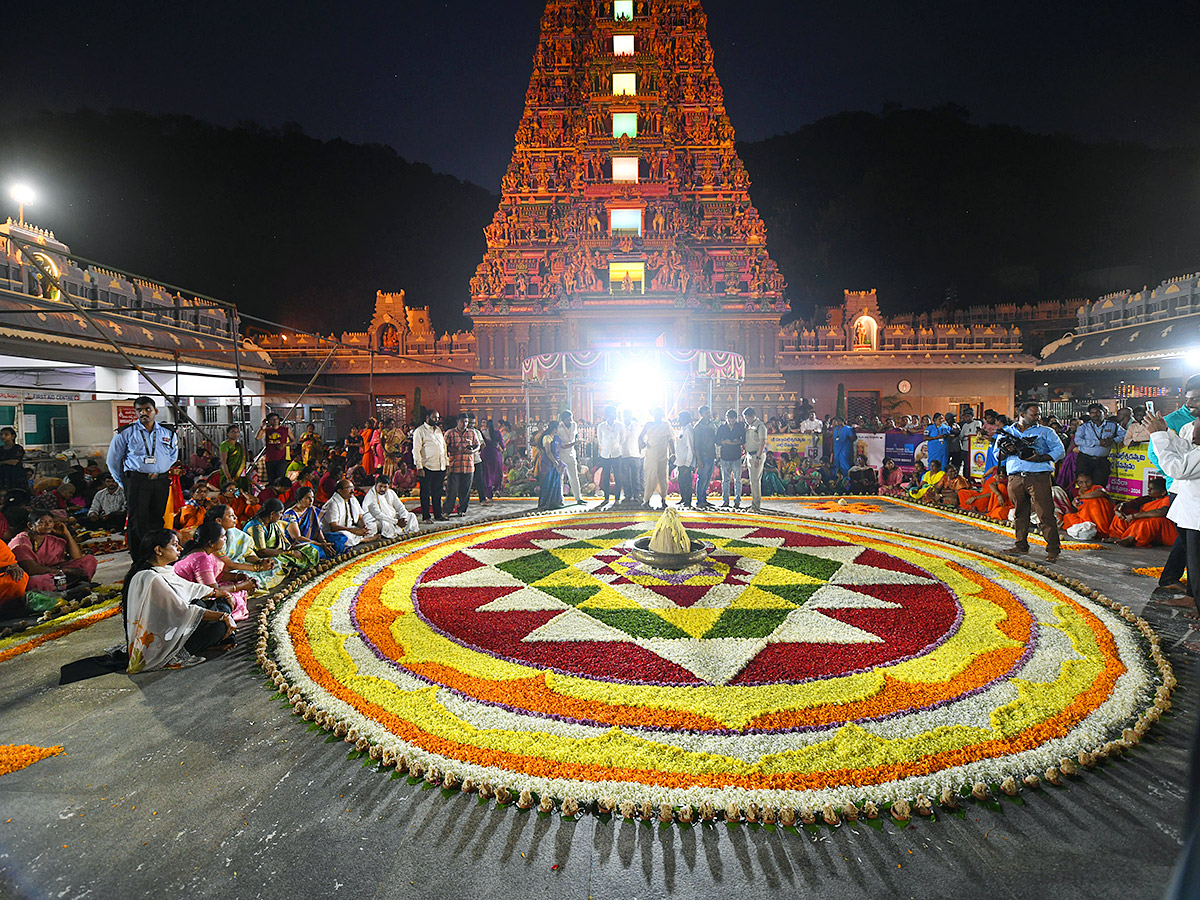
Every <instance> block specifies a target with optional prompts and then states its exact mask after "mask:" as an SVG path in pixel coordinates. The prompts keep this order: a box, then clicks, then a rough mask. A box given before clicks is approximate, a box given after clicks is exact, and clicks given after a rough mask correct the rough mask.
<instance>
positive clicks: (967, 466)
mask: <svg viewBox="0 0 1200 900" xmlns="http://www.w3.org/2000/svg"><path fill="white" fill-rule="evenodd" d="M982 433H983V423H982V422H981V421H979V420H978V419H977V418H975V413H974V412H973V411H972V410H971V408H970V407H969V406H968V407H966V408H965V409H964V410H963V412H962V421H961V422H959V423H958V440H957V441H956V442H955V446H954V447H953V449H952V451H951V453H950V462H951V463H953V464H954V465H957V466H958V469H959V471H960V472H962V473H963V474H964V475H966V476H967V477H968V478H969V477H970V475H971V438H973V437H975V435H977V434H982Z"/></svg>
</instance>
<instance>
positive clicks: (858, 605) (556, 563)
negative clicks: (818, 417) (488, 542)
mask: <svg viewBox="0 0 1200 900" xmlns="http://www.w3.org/2000/svg"><path fill="white" fill-rule="evenodd" d="M757 531H758V529H756V528H753V527H746V526H739V527H724V528H723V527H719V526H715V525H712V524H709V523H706V524H705V527H704V529H703V531H702V532H699V531H697V532H694V536H696V537H700V538H703V539H704V540H708V541H710V542H711V543H712V544H713V545H714V546H715V548H716V549H715V550H714V552H713V553H712V555H711V557H710V559H709V561H708V562H706V563H705V564H703V565H701V566H695V567H692V568H690V569H685V570H683V571H681V572H667V571H662V570H656V569H653V568H650V567H647V566H645V565H643V564H641V563H638V562H637V561H635V560H634V559H633V558H632V557H629V556H628V555H627V554H626V553H625V551H624V549H623V547H624V542H625V541H626V540H628V539H629V538H632V537H640V536H641V535H642V534H643V533H644V532H645V528H630V529H626V530H623V531H612V530H609V529H584V528H579V529H572V528H559V529H556V530H555V532H554V533H555V534H556V535H558V536H557V537H554V538H539V539H537V540H535V541H533V542H532V546H530V547H528V548H526V549H522V550H513V549H488V548H486V547H480V548H471V549H466V550H464V551H463V552H464V553H465V555H466V556H468V557H470V558H471V559H473V560H475V561H476V562H478V563H481V564H482V565H481V566H480V567H479V568H476V569H473V570H471V571H469V572H466V573H464V574H460V575H456V576H453V577H450V578H445V579H442V580H441V581H433V582H426V583H425V584H426V586H429V587H450V586H456V587H468V586H477V587H488V588H494V589H495V588H501V589H502V588H509V589H510V590H508V591H506V592H504V593H502V594H501V595H500V596H498V597H496V598H495V599H494V600H492V601H490V602H488V603H485V604H483V605H481V606H479V607H478V609H477V612H480V613H531V612H538V613H545V612H557V613H558V614H557V615H555V616H553V617H551V618H549V619H548V620H546V621H545V622H544V623H543V624H541V625H539V626H538V627H536V628H533V629H532V630H531V631H530V632H529V633H528V634H527V635H525V637H524V638H523V641H524V642H526V643H531V642H543V641H548V642H600V643H604V642H612V643H630V642H631V643H634V644H636V645H638V646H639V647H642V648H644V649H645V650H648V651H650V652H651V653H654V654H656V655H658V656H660V657H662V658H664V659H666V660H669V661H670V662H672V663H675V664H676V665H678V666H681V667H682V668H684V669H686V670H688V671H689V672H691V673H692V674H693V675H695V676H696V677H697V678H700V679H702V680H703V681H707V682H709V683H710V684H727V683H728V682H729V681H730V680H731V679H733V678H735V677H736V676H737V674H738V673H739V672H741V671H742V669H743V668H745V666H746V665H747V664H748V663H749V662H750V661H751V660H753V659H754V658H755V657H756V656H757V655H758V654H759V653H760V652H762V651H763V649H764V648H766V647H767V646H768V645H770V644H795V645H800V646H798V647H797V648H796V652H803V649H802V647H803V645H814V644H826V645H828V644H871V643H883V642H884V639H883V638H882V637H880V636H879V635H877V634H874V633H872V632H871V631H868V630H865V629H863V628H859V627H856V626H854V625H851V624H848V623H847V622H844V621H841V620H839V619H838V618H835V617H834V616H831V615H828V614H827V613H828V612H831V611H835V610H848V609H850V610H872V609H875V610H879V609H884V610H888V609H891V610H894V609H898V608H899V605H898V604H896V603H892V602H889V601H886V600H881V599H878V598H876V597H873V596H871V595H870V594H869V593H867V592H866V591H865V590H860V589H865V588H869V587H871V586H873V585H896V584H909V585H919V584H932V583H934V582H933V579H930V578H925V577H921V576H917V575H912V574H908V573H905V572H900V571H892V570H889V569H884V568H879V567H877V566H874V565H861V564H859V563H858V562H857V560H858V558H859V557H860V556H861V555H862V554H863V553H864V552H865V551H864V548H862V547H859V546H856V545H851V544H834V543H832V542H827V543H824V544H822V543H820V542H814V543H813V545H811V546H807V545H806V546H783V543H784V539H783V538H782V537H774V536H772V537H757V536H755V535H756V533H757Z"/></svg>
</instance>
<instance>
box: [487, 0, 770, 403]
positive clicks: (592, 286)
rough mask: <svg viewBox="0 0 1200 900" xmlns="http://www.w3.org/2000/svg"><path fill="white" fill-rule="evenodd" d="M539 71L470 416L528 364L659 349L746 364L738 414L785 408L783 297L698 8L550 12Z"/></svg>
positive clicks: (557, 1) (503, 228)
mask: <svg viewBox="0 0 1200 900" xmlns="http://www.w3.org/2000/svg"><path fill="white" fill-rule="evenodd" d="M533 64H534V65H533V75H532V77H531V78H530V81H529V89H528V90H527V92H526V95H525V111H524V115H523V116H522V118H521V123H520V127H519V128H518V129H517V133H516V149H515V151H514V152H513V156H512V161H511V162H510V164H509V167H508V171H507V172H506V173H505V174H504V177H503V178H502V180H501V193H502V199H501V202H500V208H499V209H498V210H497V211H496V214H495V216H494V217H493V219H492V222H491V223H490V224H489V225H488V226H487V227H486V228H485V229H484V231H485V235H486V238H487V252H486V254H485V256H484V258H483V260H482V262H481V263H480V264H479V266H478V268H477V270H476V274H475V277H474V278H472V279H471V284H470V300H469V302H468V303H467V305H466V308H465V310H464V311H465V313H466V314H467V315H468V316H469V317H470V318H471V319H472V320H473V322H474V331H475V335H476V338H477V348H478V366H477V369H476V372H477V374H476V376H475V378H474V379H473V380H472V384H471V390H470V394H469V395H466V396H464V397H463V405H464V407H469V408H474V409H477V410H479V411H480V412H485V413H486V412H487V411H489V410H496V411H497V412H499V411H500V410H502V409H505V408H511V407H512V406H513V405H514V404H513V403H512V401H513V399H514V396H513V394H514V390H515V391H517V392H519V391H520V383H521V363H522V360H523V359H525V358H528V357H531V356H537V355H540V354H546V353H554V352H560V351H568V350H602V349H613V348H622V347H662V348H667V349H671V348H692V349H699V350H722V351H723V350H733V351H735V352H737V353H740V354H742V355H743V356H744V357H745V360H746V381H745V383H744V384H743V385H742V388H741V394H742V400H743V401H746V402H751V401H753V402H756V403H757V404H758V405H759V406H760V408H762V407H763V406H764V405H766V404H765V403H764V401H766V400H769V406H770V407H771V408H772V409H775V408H780V407H783V408H790V402H788V401H787V400H786V399H785V396H784V395H783V392H785V388H784V382H783V378H782V376H781V375H780V372H779V368H778V364H777V359H776V355H777V347H778V338H779V334H780V330H779V320H780V316H781V315H782V313H784V312H786V310H787V308H788V305H787V302H786V301H785V299H784V296H783V295H784V289H785V287H786V282H785V280H784V277H783V275H782V274H781V273H780V271H779V269H778V267H777V266H776V264H775V262H774V261H773V260H772V259H771V257H770V255H769V254H768V252H767V246H766V228H765V226H764V224H763V221H762V219H761V218H760V217H759V215H758V211H757V210H756V209H755V208H754V206H753V205H752V203H751V200H750V192H749V191H750V178H749V176H748V175H747V173H746V170H745V167H744V166H743V165H742V161H741V159H739V157H738V154H737V151H736V150H735V148H734V129H733V125H732V124H731V122H730V119H729V115H728V113H727V112H726V109H725V102H724V97H723V94H722V90H721V85H720V82H719V80H718V78H717V74H716V69H715V68H714V65H713V48H712V45H711V44H710V43H709V40H708V35H707V17H706V16H705V13H704V11H703V9H702V8H701V5H700V3H699V0H549V2H548V3H547V4H546V10H545V13H544V14H543V16H542V24H541V38H540V40H539V43H538V47H537V51H536V52H535V54H534V60H533ZM706 391H707V388H705V392H706ZM559 393H560V394H561V391H560V392H559ZM693 393H694V394H695V396H694V397H693V396H688V397H687V398H686V401H687V405H692V404H693V402H694V401H698V400H699V399H700V392H699V389H698V388H697V390H696V391H694V392H693ZM724 393H726V392H724V391H721V392H719V394H720V396H717V397H716V398H715V401H716V402H718V403H720V404H724V403H725V398H724V396H723V395H724ZM729 393H731V394H732V389H731V390H730V392H729ZM543 399H544V400H545V401H546V402H547V403H548V402H549V398H548V397H546V398H543ZM573 401H574V402H575V403H577V404H579V403H585V404H586V405H594V404H598V403H600V402H603V398H600V397H599V396H590V397H588V398H584V397H581V396H579V395H577V396H576V397H574V398H573ZM544 409H545V406H541V407H539V409H535V410H534V413H535V415H537V414H538V413H539V411H541V410H544ZM590 412H591V411H590V410H588V409H579V410H578V411H577V415H579V416H580V417H581V418H586V417H587V416H588V415H589V414H590Z"/></svg>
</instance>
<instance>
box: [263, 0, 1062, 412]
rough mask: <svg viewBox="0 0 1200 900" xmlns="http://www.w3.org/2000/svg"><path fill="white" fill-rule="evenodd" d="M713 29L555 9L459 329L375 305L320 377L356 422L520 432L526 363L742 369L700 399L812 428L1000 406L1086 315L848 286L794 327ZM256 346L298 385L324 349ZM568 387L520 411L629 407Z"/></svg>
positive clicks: (542, 394) (688, 390)
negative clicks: (484, 424) (545, 358)
mask: <svg viewBox="0 0 1200 900" xmlns="http://www.w3.org/2000/svg"><path fill="white" fill-rule="evenodd" d="M706 28H707V19H706V16H705V13H704V11H703V9H702V8H701V5H700V3H699V2H698V0H615V2H614V0H549V2H548V3H547V4H546V8H545V12H544V14H543V16H542V23H541V35H540V39H539V42H538V46H537V50H536V51H535V53H534V59H533V74H532V77H531V78H530V81H529V87H528V90H527V92H526V95H525V109H524V113H523V115H522V117H521V121H520V124H519V127H518V129H517V132H516V145H515V149H514V152H513V155H512V159H511V161H510V163H509V166H508V169H507V171H506V172H505V174H504V176H503V178H502V179H501V185H500V188H501V200H500V204H499V208H498V209H497V210H496V212H495V215H494V216H493V218H492V221H491V222H490V223H488V224H487V225H486V227H485V228H484V235H485V237H486V243H487V249H486V252H485V253H484V256H483V258H482V260H481V261H480V263H479V265H478V267H477V269H476V271H475V274H474V276H473V277H472V278H471V279H470V284H469V295H468V297H467V299H466V302H465V304H464V313H465V314H466V316H467V317H468V318H469V319H470V321H471V323H472V330H471V332H470V333H462V334H455V335H446V336H443V337H442V338H435V336H434V335H433V333H432V330H431V329H430V328H429V324H428V314H427V313H426V312H424V311H419V310H414V309H413V308H411V307H406V306H405V303H404V298H403V294H402V293H401V294H399V295H396V294H382V293H381V294H380V295H379V297H378V298H377V302H376V312H375V317H374V319H373V321H372V323H371V325H370V327H369V329H368V330H367V331H366V332H364V333H361V334H357V333H356V334H351V333H347V334H344V335H342V342H343V346H342V347H340V348H339V349H337V350H336V351H335V352H334V353H333V356H332V359H330V360H329V361H328V363H326V364H325V367H324V368H323V369H322V372H323V373H325V374H323V375H322V377H321V379H320V380H321V383H322V384H323V385H324V386H326V387H335V388H341V389H346V388H350V389H351V390H352V391H353V395H352V398H353V399H352V401H351V402H352V405H353V407H354V414H355V415H357V416H359V417H365V415H367V414H369V413H370V412H371V410H372V409H377V408H378V403H376V402H373V405H371V406H368V403H367V399H366V398H370V397H374V398H375V401H377V400H378V398H379V397H381V396H382V397H384V398H385V403H384V405H385V406H386V407H387V408H389V409H396V410H397V411H399V409H400V408H401V407H403V408H405V409H407V410H410V411H414V412H415V411H416V409H417V407H418V406H422V405H424V406H429V407H436V408H438V409H440V410H441V411H442V412H443V413H451V412H456V411H458V410H459V409H469V410H474V411H476V412H478V413H480V414H481V415H483V416H487V417H495V418H501V417H503V418H507V419H509V420H510V421H519V420H523V419H524V417H525V409H526V407H525V391H524V386H523V384H522V362H523V361H524V360H526V359H529V358H531V357H535V356H540V355H544V354H550V353H560V352H564V351H595V350H619V349H624V348H663V349H666V350H715V351H734V352H736V353H739V354H741V355H742V356H743V357H744V358H745V381H744V382H743V383H742V384H741V385H740V387H736V386H735V385H733V384H731V383H729V382H723V383H720V384H717V385H715V386H713V393H712V400H713V403H714V405H715V406H718V407H719V409H724V408H727V407H730V406H733V405H734V403H735V401H737V400H740V401H741V402H742V403H743V404H745V405H749V404H753V405H755V406H756V407H758V408H759V410H760V411H762V412H763V413H764V414H765V415H768V416H770V415H777V414H781V413H788V412H791V411H793V410H795V409H796V408H797V407H799V406H803V405H805V404H806V402H807V403H808V404H811V405H812V406H815V407H816V409H817V410H819V411H820V412H821V413H822V414H824V413H832V412H833V411H834V410H835V409H836V408H837V406H838V404H839V399H844V400H845V402H846V404H847V406H846V408H847V410H848V411H850V412H851V414H852V415H854V414H862V415H865V416H867V417H868V418H869V417H871V416H874V415H882V416H886V415H888V414H892V413H895V414H900V413H905V412H918V413H919V412H925V411H930V410H938V409H943V410H944V409H952V408H956V407H962V406H967V405H969V406H972V407H974V408H975V409H976V410H977V411H978V410H982V409H984V408H987V407H989V406H992V407H995V408H997V409H1002V410H1007V409H1010V408H1011V407H1012V403H1013V395H1014V375H1015V373H1016V372H1017V371H1019V370H1023V369H1031V368H1032V367H1033V365H1034V363H1035V362H1036V360H1035V358H1034V357H1033V356H1032V355H1030V351H1031V350H1035V349H1036V348H1038V347H1040V346H1042V345H1043V344H1045V343H1046V342H1048V341H1049V340H1053V339H1055V338H1056V337H1058V336H1059V335H1061V334H1062V333H1063V332H1064V331H1066V330H1067V329H1069V328H1070V327H1071V326H1072V325H1073V322H1074V315H1075V309H1076V308H1077V307H1078V305H1079V301H1068V302H1066V303H1057V302H1052V303H1043V304H1038V305H1036V306H1022V307H1018V306H1016V305H1014V304H1009V305H1004V306H998V307H972V308H970V309H966V310H951V309H948V308H939V309H935V310H932V311H930V312H927V313H923V314H920V315H908V316H894V315H893V316H884V315H883V314H882V313H881V312H880V308H879V303H878V299H877V297H876V295H875V292H874V291H861V292H860V291H846V292H845V294H844V295H843V297H842V298H841V302H840V303H838V304H834V305H831V306H829V307H821V308H818V309H816V310H815V312H814V313H813V314H812V315H811V316H810V317H809V318H807V319H803V320H800V321H795V320H792V317H790V316H789V315H788V313H789V310H790V306H789V303H788V299H787V298H786V296H785V292H786V290H787V282H786V279H785V278H784V275H783V273H782V272H780V270H779V267H778V266H777V265H776V263H775V261H774V260H773V259H772V258H771V255H770V254H769V252H768V250H767V233H766V227H765V225H764V223H763V220H762V218H761V217H760V216H759V214H758V211H757V210H756V209H755V207H754V205H753V203H752V201H751V196H750V178H749V175H748V174H747V172H746V169H745V167H744V166H743V164H742V160H741V159H740V158H739V156H738V153H737V151H736V149H735V144H734V129H733V125H732V123H731V122H730V118H729V115H728V112H727V110H726V108H725V103H724V97H723V93H722V90H721V85H720V82H719V80H718V78H717V74H716V69H715V68H714V53H713V47H712V44H711V43H710V42H709V39H708V35H707V30H706ZM422 315H423V317H422ZM414 316H415V318H414ZM781 321H788V322H789V324H787V325H786V326H783V325H781ZM261 341H262V343H263V346H264V347H266V348H268V349H269V350H270V352H271V353H272V356H273V358H274V359H275V360H276V363H277V365H278V367H279V371H280V373H281V374H284V373H288V374H290V375H291V376H298V375H308V374H310V373H312V372H314V371H316V367H317V366H318V365H319V364H321V363H322V361H323V358H324V356H325V350H324V348H323V347H318V346H316V345H315V344H314V346H312V347H305V346H302V345H303V341H299V343H296V342H294V343H292V344H291V345H290V346H289V345H287V343H286V342H285V341H283V340H282V339H281V338H274V339H272V338H270V337H263V338H262V339H261ZM570 387H571V395H570V398H569V400H568V398H567V397H566V396H565V390H564V389H565V388H566V385H564V384H563V383H561V382H559V383H554V382H551V383H546V384H535V385H533V386H531V387H530V390H529V400H530V405H529V411H530V413H531V414H532V415H533V416H534V418H536V419H544V418H547V417H548V416H551V415H554V414H555V413H557V411H558V410H559V409H560V408H561V407H562V406H563V405H564V404H565V403H568V402H569V403H570V405H571V406H572V407H573V408H574V409H575V412H576V415H577V417H579V418H581V419H584V420H594V419H595V418H597V417H598V416H599V415H600V412H601V409H602V407H603V405H604V404H605V403H608V402H613V401H621V400H623V399H626V398H622V397H619V396H617V395H616V393H615V391H614V392H613V393H608V394H606V385H605V383H604V382H603V381H600V382H598V383H591V384H589V383H580V382H577V383H575V384H573V385H571V386H570ZM418 388H419V389H420V391H421V394H420V395H419V396H418V394H417V389H418ZM607 388H608V389H612V388H613V386H612V385H611V384H610V385H608V386H607ZM709 388H710V385H709V383H708V382H707V381H706V380H695V381H685V382H683V383H680V384H678V385H675V386H674V387H673V389H672V390H670V391H669V392H666V394H665V396H666V397H668V398H669V400H670V403H669V405H670V406H671V407H673V408H674V409H678V408H682V407H685V406H688V407H692V408H694V407H695V406H696V405H698V404H699V403H701V402H704V401H706V400H707V399H708V398H709V393H708V391H709ZM643 399H644V398H643Z"/></svg>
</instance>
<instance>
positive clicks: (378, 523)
mask: <svg viewBox="0 0 1200 900" xmlns="http://www.w3.org/2000/svg"><path fill="white" fill-rule="evenodd" d="M363 510H364V512H365V517H364V521H366V522H367V523H369V524H370V525H371V526H372V527H373V528H374V529H375V530H376V531H377V532H379V534H380V535H381V536H382V537H384V538H387V539H389V540H390V539H391V538H394V537H396V536H397V535H400V534H416V533H417V532H418V531H420V530H421V526H420V524H419V523H418V522H417V517H416V516H415V515H414V514H413V513H411V512H409V511H408V508H407V507H406V506H405V505H404V503H403V502H402V501H401V500H400V497H399V496H398V495H397V494H396V492H395V491H393V490H392V484H391V479H389V478H388V477H387V476H386V475H380V476H379V477H377V478H376V479H375V486H374V487H373V488H371V490H369V491H367V496H365V497H364V498H363Z"/></svg>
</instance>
